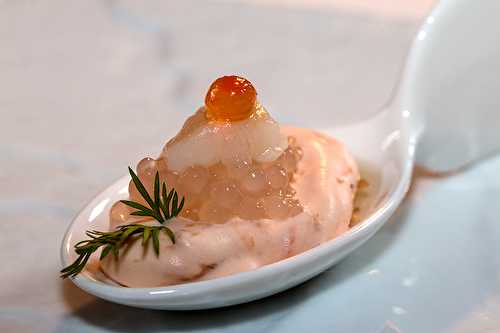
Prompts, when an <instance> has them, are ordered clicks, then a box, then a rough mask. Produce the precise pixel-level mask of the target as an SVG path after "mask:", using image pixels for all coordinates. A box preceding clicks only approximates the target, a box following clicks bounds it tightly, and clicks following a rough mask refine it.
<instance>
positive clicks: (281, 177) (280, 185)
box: [266, 165, 288, 189]
mask: <svg viewBox="0 0 500 333" xmlns="http://www.w3.org/2000/svg"><path fill="white" fill-rule="evenodd" d="M266 178H267V182H268V184H269V186H271V187H272V188H273V189H284V188H285V187H286V186H287V185H288V175H287V174H286V170H285V169H283V168H282V167H280V166H278V165H273V166H272V167H270V168H269V169H267V170H266Z"/></svg>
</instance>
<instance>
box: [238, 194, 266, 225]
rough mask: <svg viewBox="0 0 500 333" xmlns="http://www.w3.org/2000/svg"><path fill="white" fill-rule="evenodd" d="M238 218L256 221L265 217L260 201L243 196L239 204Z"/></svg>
mask: <svg viewBox="0 0 500 333" xmlns="http://www.w3.org/2000/svg"><path fill="white" fill-rule="evenodd" d="M238 216H239V217H241V218H243V219H247V220H258V219H262V218H264V217H266V212H265V210H264V203H263V201H262V199H259V198H255V197H252V196H245V197H244V198H243V199H242V200H241V202H240V205H239V209H238Z"/></svg>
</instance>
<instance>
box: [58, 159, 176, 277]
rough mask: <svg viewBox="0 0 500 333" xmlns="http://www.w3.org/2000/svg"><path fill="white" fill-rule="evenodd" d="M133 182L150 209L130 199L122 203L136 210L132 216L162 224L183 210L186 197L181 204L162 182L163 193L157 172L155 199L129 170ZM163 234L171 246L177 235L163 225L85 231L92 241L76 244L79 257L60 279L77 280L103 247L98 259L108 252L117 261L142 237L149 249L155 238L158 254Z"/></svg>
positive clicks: (143, 242)
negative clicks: (132, 241) (123, 249)
mask: <svg viewBox="0 0 500 333" xmlns="http://www.w3.org/2000/svg"><path fill="white" fill-rule="evenodd" d="M128 170H129V173H130V176H131V177H132V181H133V183H134V185H135V187H136V188H137V190H138V191H139V193H140V194H141V196H142V197H143V198H144V200H145V201H146V203H147V204H148V206H149V207H146V206H144V205H142V204H140V203H138V202H135V201H130V200H120V201H121V202H122V203H124V204H125V205H127V206H130V207H132V208H135V209H137V210H136V211H134V212H132V213H131V214H130V215H134V216H145V217H152V218H154V219H155V220H157V221H158V222H160V223H161V224H164V223H165V222H166V221H168V220H170V219H171V218H173V217H176V216H177V215H179V214H180V212H181V211H182V208H183V207H184V198H182V199H181V201H180V202H179V196H178V194H177V191H175V189H171V190H170V192H167V185H166V184H165V183H162V185H161V194H160V175H159V173H158V172H156V175H155V180H154V189H153V192H154V193H153V198H151V196H150V195H149V193H148V192H147V190H146V188H145V187H144V185H143V184H142V182H141V181H140V179H139V177H137V175H136V174H135V172H134V171H133V170H132V168H130V167H129V168H128ZM161 231H163V232H165V234H166V235H167V236H168V237H169V238H170V240H171V241H172V243H175V234H174V232H173V231H172V230H171V229H170V228H168V227H166V226H164V225H161V226H148V225H143V224H136V223H134V224H127V225H122V226H118V227H117V230H115V231H109V232H103V231H97V230H89V231H86V232H85V234H86V235H87V236H88V237H89V239H86V240H82V241H80V242H78V243H76V244H75V252H76V253H77V254H78V258H77V259H76V260H75V261H74V262H73V263H72V264H70V265H69V266H67V267H65V268H63V269H62V270H61V272H60V273H61V278H67V277H74V276H76V275H77V274H78V273H80V272H81V271H82V270H83V269H84V268H85V265H86V264H87V262H88V260H89V259H90V256H91V255H92V253H94V252H96V251H97V250H98V249H100V248H101V247H102V248H103V249H102V252H101V256H100V257H99V260H103V259H104V258H106V256H107V255H108V254H109V253H113V255H114V257H115V258H117V259H118V257H119V250H120V248H121V247H122V246H123V245H124V244H125V243H126V242H127V241H128V240H130V239H132V238H139V237H141V238H142V246H144V247H145V246H147V245H148V243H149V240H150V239H152V243H153V249H154V251H155V254H156V255H157V256H158V255H159V254H160V240H159V234H160V232H161Z"/></svg>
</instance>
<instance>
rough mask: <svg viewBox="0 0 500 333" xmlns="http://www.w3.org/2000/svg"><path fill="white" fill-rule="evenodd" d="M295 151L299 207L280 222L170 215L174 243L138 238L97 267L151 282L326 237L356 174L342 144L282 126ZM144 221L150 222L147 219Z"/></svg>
mask: <svg viewBox="0 0 500 333" xmlns="http://www.w3.org/2000/svg"><path fill="white" fill-rule="evenodd" d="M283 132H284V134H286V135H287V136H293V137H295V138H296V140H297V143H298V145H299V146H300V147H301V148H302V150H303V158H302V159H301V160H300V161H299V164H298V170H297V174H296V176H295V178H294V183H293V184H292V186H293V188H294V189H295V190H296V198H297V199H299V201H300V203H301V205H302V207H303V212H301V213H299V214H298V215H296V216H293V217H290V218H287V219H285V220H270V219H260V220H243V219H241V218H232V219H230V220H229V221H227V222H225V223H221V224H212V223H208V222H209V221H207V223H203V221H198V222H194V221H191V220H188V219H185V218H177V219H175V220H172V221H170V222H167V223H168V226H169V227H170V228H171V229H172V230H173V231H174V232H175V234H176V237H177V241H176V243H175V244H172V242H171V241H170V240H169V239H168V237H166V236H165V235H163V234H162V235H161V237H160V255H159V257H157V256H156V255H155V254H154V252H153V249H152V248H151V246H149V247H146V248H145V247H143V246H142V245H141V242H140V241H135V242H133V243H129V244H128V246H127V247H126V248H125V249H124V250H122V252H121V253H120V260H115V259H114V258H113V256H111V255H110V256H108V257H107V258H106V259H104V260H103V261H102V269H103V271H104V272H105V274H106V275H107V276H109V277H110V278H111V279H113V280H115V281H116V282H118V283H120V284H122V285H125V286H129V287H157V286H165V285H172V284H179V283H186V282H194V281H201V280H208V279H214V278H218V277H222V276H227V275H230V274H235V273H239V272H245V271H249V270H253V269H256V268H259V267H262V266H264V265H268V264H271V263H274V262H277V261H280V260H283V259H285V258H288V257H291V256H294V255H297V254H299V253H301V252H304V251H306V250H308V249H311V248H313V247H315V246H317V245H319V244H321V243H324V242H326V241H329V240H331V239H333V238H335V237H336V236H338V235H340V234H341V233H343V232H345V231H346V230H348V228H349V222H350V220H351V215H352V211H353V199H354V194H355V191H356V187H357V183H358V181H359V172H358V168H357V166H356V163H355V162H354V160H353V158H352V157H351V155H350V154H349V153H348V151H347V149H346V148H345V146H344V145H343V144H341V143H340V142H338V141H337V140H335V139H333V138H330V137H327V136H325V135H322V134H319V133H317V132H314V131H311V130H307V129H299V128H290V127H288V128H284V129H283ZM151 224H157V223H156V222H151Z"/></svg>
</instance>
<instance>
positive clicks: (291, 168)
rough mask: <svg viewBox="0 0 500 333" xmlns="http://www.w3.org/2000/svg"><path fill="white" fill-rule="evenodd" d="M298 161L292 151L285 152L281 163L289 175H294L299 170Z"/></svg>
mask: <svg viewBox="0 0 500 333" xmlns="http://www.w3.org/2000/svg"><path fill="white" fill-rule="evenodd" d="M297 162H298V159H297V157H296V156H295V154H294V153H293V152H292V151H291V149H287V150H285V152H284V153H283V154H282V155H281V157H280V160H279V163H280V165H281V166H282V167H283V168H284V169H285V170H286V172H287V173H289V174H292V173H294V172H295V171H296V170H297Z"/></svg>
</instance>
